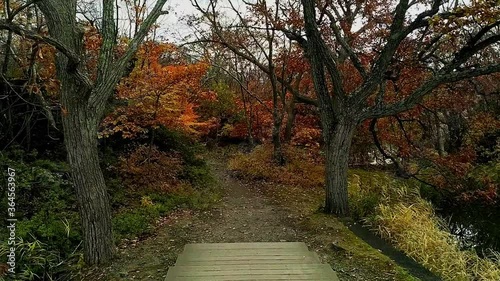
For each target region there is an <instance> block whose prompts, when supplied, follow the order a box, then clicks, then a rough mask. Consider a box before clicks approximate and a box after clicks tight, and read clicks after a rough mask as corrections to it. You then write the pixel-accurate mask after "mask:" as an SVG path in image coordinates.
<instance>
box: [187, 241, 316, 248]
mask: <svg viewBox="0 0 500 281" xmlns="http://www.w3.org/2000/svg"><path fill="white" fill-rule="evenodd" d="M262 248H264V249H297V248H302V249H307V245H306V244H305V243H304V242H255V243H253V242H252V243H200V244H186V245H185V246H184V250H194V249H196V250H212V249H262Z"/></svg>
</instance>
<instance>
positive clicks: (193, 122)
mask: <svg viewBox="0 0 500 281" xmlns="http://www.w3.org/2000/svg"><path fill="white" fill-rule="evenodd" d="M175 51H176V48H175V46H173V45H171V44H159V43H154V42H147V43H146V44H144V46H143V47H142V48H141V49H140V50H139V52H138V54H137V61H136V63H135V68H134V69H133V71H132V73H131V74H130V75H129V76H128V77H126V78H124V79H123V80H122V81H121V83H120V85H119V86H118V88H117V97H116V98H117V99H118V101H119V103H120V104H121V105H120V106H118V107H117V108H116V109H115V111H114V112H113V113H111V114H110V115H108V116H107V117H106V118H105V120H104V122H103V124H102V131H101V135H102V136H109V135H112V134H115V133H118V132H120V133H121V134H122V137H124V138H133V137H137V136H138V135H140V134H143V133H145V132H147V131H148V129H149V128H155V127H158V126H167V127H170V128H176V129H182V130H185V131H187V132H190V133H197V132H201V131H204V130H205V128H206V127H207V126H209V125H210V123H209V122H200V121H199V120H198V117H199V116H198V114H197V113H196V111H195V109H196V107H197V104H195V103H194V102H193V101H196V100H197V99H199V96H204V95H205V96H206V95H208V94H207V93H206V91H205V89H203V87H202V84H201V78H202V77H203V76H204V75H205V73H206V71H207V68H208V65H207V64H206V63H204V62H197V63H187V62H185V61H182V60H180V59H178V60H176V61H175V62H174V63H175V64H171V65H165V64H164V62H165V57H168V56H170V55H171V54H173V53H174V52H175Z"/></svg>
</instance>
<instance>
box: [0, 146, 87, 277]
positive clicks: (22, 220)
mask: <svg viewBox="0 0 500 281" xmlns="http://www.w3.org/2000/svg"><path fill="white" fill-rule="evenodd" d="M36 157H37V154H36V152H31V153H26V152H24V151H21V150H15V149H14V150H10V151H7V152H4V153H0V163H3V164H4V165H5V166H7V167H10V168H13V169H15V171H16V176H15V178H16V201H15V202H16V211H17V213H16V215H17V219H18V222H17V225H16V226H17V229H16V230H17V237H18V238H19V239H20V243H19V245H18V251H17V253H18V256H19V257H20V258H18V260H17V265H18V268H19V269H20V270H19V271H18V272H19V276H16V278H18V279H16V280H34V279H33V278H35V279H36V280H67V279H66V278H65V276H67V274H68V272H66V270H68V269H69V265H68V266H66V264H65V263H66V261H67V260H68V259H72V257H73V254H72V253H73V252H74V251H75V249H77V248H78V245H79V244H80V243H81V234H80V224H79V216H78V212H77V207H76V200H75V198H74V193H73V192H72V186H71V182H70V181H69V179H68V175H67V173H68V167H67V165H66V164H65V163H63V162H57V161H51V160H46V159H36ZM2 168H4V167H2ZM5 177H6V173H1V174H0V181H1V182H5V181H6V178H5ZM0 202H1V203H2V206H5V204H6V196H2V198H0ZM5 211H6V208H2V212H5ZM3 217H6V214H5V213H3ZM0 227H1V229H0V240H1V241H5V240H4V239H5V238H6V237H7V235H8V234H7V232H6V227H5V220H2V221H1V222H0ZM2 245H5V244H4V243H2ZM2 250H5V249H2ZM75 254H76V255H78V254H79V252H78V251H77V252H75ZM4 259H5V256H4V255H2V256H1V257H0V262H2V261H3V260H4ZM61 262H62V263H61ZM63 264H64V266H62V265H63ZM30 278H31V279H30ZM40 278H41V279H40Z"/></svg>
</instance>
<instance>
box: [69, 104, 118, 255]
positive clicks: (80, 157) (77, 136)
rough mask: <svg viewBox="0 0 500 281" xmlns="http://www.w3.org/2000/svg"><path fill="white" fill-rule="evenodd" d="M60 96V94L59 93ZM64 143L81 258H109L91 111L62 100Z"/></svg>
mask: <svg viewBox="0 0 500 281" xmlns="http://www.w3.org/2000/svg"><path fill="white" fill-rule="evenodd" d="M63 96H64V95H63ZM64 104H66V106H67V111H68V113H67V114H66V115H65V116H64V117H63V128H64V137H65V145H66V150H67V153H68V161H69V164H70V167H71V178H72V181H73V185H74V188H75V192H76V198H77V200H78V206H79V209H80V217H81V222H82V233H83V243H84V244H83V246H84V247H83V249H84V258H85V262H86V263H87V264H102V263H106V262H108V261H109V260H111V258H112V257H113V249H114V245H113V235H112V224H111V209H110V202H109V197H108V193H107V190H106V184H105V182H104V176H103V174H102V171H101V167H100V166H99V158H98V155H99V154H98V150H97V128H98V127H97V124H98V122H97V119H96V116H93V115H95V113H92V112H90V111H88V110H87V109H86V106H85V105H79V104H77V103H72V102H71V101H68V100H65V102H64Z"/></svg>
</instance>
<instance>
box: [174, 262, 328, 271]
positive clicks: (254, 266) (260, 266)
mask: <svg viewBox="0 0 500 281" xmlns="http://www.w3.org/2000/svg"><path fill="white" fill-rule="evenodd" d="M170 268H176V269H177V270H185V271H217V270H226V269H232V270H249V269H283V270H284V269H311V268H329V269H330V270H331V267H330V266H329V265H328V264H321V263H315V264H314V263H313V264H234V265H197V266H191V265H176V266H172V267H170ZM169 270H170V269H169ZM332 272H333V270H332Z"/></svg>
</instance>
